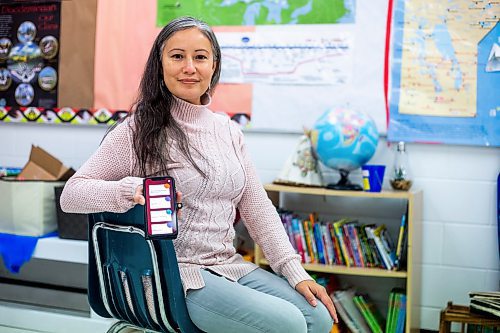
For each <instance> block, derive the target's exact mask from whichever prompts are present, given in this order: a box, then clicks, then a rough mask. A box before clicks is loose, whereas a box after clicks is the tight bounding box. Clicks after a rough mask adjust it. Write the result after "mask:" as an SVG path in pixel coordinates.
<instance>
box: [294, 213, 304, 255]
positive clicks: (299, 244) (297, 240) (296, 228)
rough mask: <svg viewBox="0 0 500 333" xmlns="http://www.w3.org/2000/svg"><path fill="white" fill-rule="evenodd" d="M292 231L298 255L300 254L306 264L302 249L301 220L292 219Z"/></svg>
mask: <svg viewBox="0 0 500 333" xmlns="http://www.w3.org/2000/svg"><path fill="white" fill-rule="evenodd" d="M292 231H293V236H294V240H295V246H296V250H297V253H298V254H300V257H301V259H302V262H303V263H304V262H305V255H304V249H303V248H302V240H301V235H300V228H299V220H298V219H297V218H293V219H292Z"/></svg>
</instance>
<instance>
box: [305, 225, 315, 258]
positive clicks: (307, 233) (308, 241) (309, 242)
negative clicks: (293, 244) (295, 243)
mask: <svg viewBox="0 0 500 333" xmlns="http://www.w3.org/2000/svg"><path fill="white" fill-rule="evenodd" d="M302 224H303V229H304V237H305V238H306V244H307V252H308V253H309V258H310V260H311V263H315V262H316V258H315V256H314V251H313V246H312V240H311V233H310V231H309V224H310V222H309V221H307V220H305V221H303V222H302Z"/></svg>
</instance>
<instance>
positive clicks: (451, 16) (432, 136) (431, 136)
mask: <svg viewBox="0 0 500 333" xmlns="http://www.w3.org/2000/svg"><path fill="white" fill-rule="evenodd" d="M499 13H500V3H499V2H488V1H477V0H450V1H446V2H440V1H432V2H429V1H426V0H398V1H397V2H396V6H395V15H394V54H393V66H392V91H391V92H392V94H391V104H390V122H389V130H388V138H389V140H391V141H399V140H403V141H417V142H433V143H454V144H471V145H486V146H498V145H500V98H499V97H498V96H499V94H498V88H499V83H500V81H499V78H500V77H499V75H500V72H499V69H498V68H496V69H495V66H498V65H495V64H494V62H495V56H494V55H495V54H496V53H495V47H498V43H499V38H500V33H499V25H498V23H497V22H498V20H499ZM495 45H497V46H495ZM490 54H492V55H493V56H491V55H490ZM490 58H491V59H490ZM489 68H490V69H489ZM486 82H488V84H486Z"/></svg>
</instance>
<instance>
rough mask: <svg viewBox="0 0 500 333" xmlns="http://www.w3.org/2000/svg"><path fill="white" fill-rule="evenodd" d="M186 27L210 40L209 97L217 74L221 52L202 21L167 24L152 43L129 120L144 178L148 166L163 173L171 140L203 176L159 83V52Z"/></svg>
mask: <svg viewBox="0 0 500 333" xmlns="http://www.w3.org/2000/svg"><path fill="white" fill-rule="evenodd" d="M189 28H197V29H198V30H200V32H202V33H203V34H204V35H205V36H206V37H207V38H208V40H209V41H210V43H211V45H212V53H213V56H214V62H215V71H214V74H213V76H212V79H211V81H210V86H209V88H208V90H207V91H206V94H208V95H211V94H212V91H213V89H214V88H215V86H216V85H217V83H218V82H219V78H220V72H221V51H220V46H219V43H218V42H217V38H216V37H215V34H214V32H213V31H212V29H211V28H210V27H209V26H208V24H206V23H205V22H203V21H200V20H198V19H196V18H193V17H187V16H184V17H179V18H176V19H174V20H172V21H171V22H170V23H168V24H167V25H166V26H165V27H164V28H163V29H162V30H161V31H160V33H159V34H158V36H157V37H156V40H155V41H154V44H153V47H152V49H151V52H150V53H149V58H148V61H147V62H146V66H145V68H144V73H143V75H142V79H141V83H140V86H139V96H138V98H137V101H136V103H135V111H134V112H133V115H134V117H133V119H134V125H135V130H134V132H133V133H134V134H133V145H134V151H135V154H136V157H137V161H138V167H139V170H140V172H141V173H142V175H143V176H148V174H147V170H148V166H155V167H156V166H159V168H160V169H159V170H156V168H155V171H158V172H160V173H164V174H166V173H167V172H168V170H167V161H169V159H170V154H169V142H170V140H171V138H175V139H176V141H177V142H178V144H179V149H180V151H181V153H182V154H183V155H184V156H185V157H186V158H187V159H188V160H189V161H190V162H191V163H192V165H193V166H194V167H195V168H196V170H197V171H198V172H200V173H201V174H202V175H203V176H205V173H204V172H203V170H201V169H200V168H199V167H198V165H197V164H196V163H195V161H194V160H193V158H192V156H191V153H190V146H189V141H188V137H187V136H186V134H185V133H184V132H183V130H182V129H181V128H180V126H179V124H177V122H176V121H175V119H174V118H173V117H172V113H171V107H172V104H173V101H174V97H173V95H172V93H171V92H170V91H169V90H168V89H167V87H166V86H165V83H164V80H163V66H162V53H163V47H164V45H165V42H166V41H167V40H168V39H169V38H170V37H171V36H172V35H173V34H174V33H176V32H178V31H180V30H185V29H189Z"/></svg>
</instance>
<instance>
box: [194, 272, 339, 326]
mask: <svg viewBox="0 0 500 333" xmlns="http://www.w3.org/2000/svg"><path fill="white" fill-rule="evenodd" d="M201 274H202V276H203V280H204V281H205V287H203V288H202V289H196V290H188V292H187V296H186V304H187V309H188V312H189V316H190V317H191V320H192V321H193V322H194V323H195V324H196V326H198V327H199V328H200V329H201V330H203V331H205V332H207V333H257V332H258V333H261V332H272V333H306V332H307V333H328V332H330V329H331V328H332V325H333V320H332V318H331V316H330V314H329V313H328V310H327V309H326V307H325V306H324V305H323V303H321V302H320V301H318V305H317V306H316V307H313V306H311V305H310V304H309V303H308V302H307V301H306V299H305V298H304V297H303V296H302V295H301V294H299V293H298V292H297V291H296V290H294V289H293V288H292V287H291V286H290V285H289V284H288V282H287V281H286V280H284V279H282V278H280V277H278V276H277V275H275V274H272V273H270V272H267V271H265V270H263V269H261V268H258V269H256V270H255V271H253V272H251V273H250V274H248V275H246V276H244V277H242V278H241V279H240V280H238V282H232V281H229V280H228V279H226V278H224V277H221V276H219V275H217V274H215V273H212V272H210V271H207V270H202V271H201Z"/></svg>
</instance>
